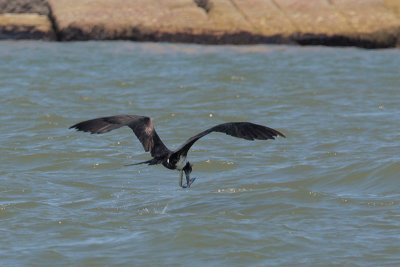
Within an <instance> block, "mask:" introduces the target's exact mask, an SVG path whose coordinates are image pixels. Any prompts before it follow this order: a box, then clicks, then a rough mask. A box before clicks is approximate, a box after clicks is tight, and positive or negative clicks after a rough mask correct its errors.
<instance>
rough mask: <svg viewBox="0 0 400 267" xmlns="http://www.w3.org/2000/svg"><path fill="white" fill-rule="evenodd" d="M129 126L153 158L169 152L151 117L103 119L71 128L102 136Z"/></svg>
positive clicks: (85, 122)
mask: <svg viewBox="0 0 400 267" xmlns="http://www.w3.org/2000/svg"><path fill="white" fill-rule="evenodd" d="M123 126H128V127H129V128H131V129H132V131H133V132H134V133H135V135H136V137H137V138H138V139H139V141H140V142H141V143H142V145H143V148H144V150H145V151H146V152H148V151H150V153H151V156H152V157H159V156H162V155H164V154H165V153H168V152H169V149H168V148H167V147H166V146H165V145H164V143H163V142H162V141H161V139H160V137H159V136H158V134H157V132H156V130H155V129H154V125H153V121H152V119H151V118H149V117H145V116H137V115H117V116H111V117H102V118H97V119H92V120H87V121H83V122H80V123H77V124H75V125H73V126H71V127H69V128H70V129H71V128H75V129H77V130H78V131H83V132H90V133H92V134H102V133H106V132H109V131H112V130H114V129H118V128H121V127H123Z"/></svg>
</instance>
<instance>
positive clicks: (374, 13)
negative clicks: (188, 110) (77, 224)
mask: <svg viewBox="0 0 400 267" xmlns="http://www.w3.org/2000/svg"><path fill="white" fill-rule="evenodd" d="M0 39H43V40H57V41H75V40H134V41H167V42H185V43H202V44H255V43H283V44H300V45H329V46H358V47H364V48H386V47H400V1H398V0H314V1H309V0H163V1H158V0H112V1H110V0H86V1H81V0H13V1H10V0H0Z"/></svg>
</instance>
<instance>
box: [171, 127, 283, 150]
mask: <svg viewBox="0 0 400 267" xmlns="http://www.w3.org/2000/svg"><path fill="white" fill-rule="evenodd" d="M212 132H220V133H225V134H227V135H231V136H234V137H238V138H243V139H246V140H267V139H275V137H277V136H282V137H286V136H285V135H284V134H283V133H281V132H279V131H277V130H275V129H272V128H269V127H266V126H263V125H259V124H254V123H251V122H228V123H222V124H218V125H216V126H214V127H211V128H210V129H207V130H205V131H203V132H201V133H199V134H196V135H195V136H193V137H190V138H189V139H188V140H187V141H186V142H185V143H184V144H183V145H182V146H180V147H179V148H178V149H177V150H176V151H175V153H177V154H179V155H187V152H188V151H189V149H190V148H191V147H192V145H193V144H194V143H195V142H196V141H197V140H199V139H200V138H202V137H203V136H205V135H207V134H209V133H212Z"/></svg>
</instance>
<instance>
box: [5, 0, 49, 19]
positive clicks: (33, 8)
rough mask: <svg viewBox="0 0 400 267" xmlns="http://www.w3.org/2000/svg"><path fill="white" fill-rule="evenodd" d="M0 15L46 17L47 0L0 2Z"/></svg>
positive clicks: (8, 0)
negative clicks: (28, 14)
mask: <svg viewBox="0 0 400 267" xmlns="http://www.w3.org/2000/svg"><path fill="white" fill-rule="evenodd" d="M0 13H18V14H21V13H35V14H40V15H46V16H47V15H48V14H49V8H48V6H47V0H0Z"/></svg>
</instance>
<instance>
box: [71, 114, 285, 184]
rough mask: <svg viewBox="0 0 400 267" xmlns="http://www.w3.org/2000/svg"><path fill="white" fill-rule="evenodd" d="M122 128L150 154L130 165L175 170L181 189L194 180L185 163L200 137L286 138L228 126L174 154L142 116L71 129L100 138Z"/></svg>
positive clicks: (269, 130) (120, 117)
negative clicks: (216, 133)
mask: <svg viewBox="0 0 400 267" xmlns="http://www.w3.org/2000/svg"><path fill="white" fill-rule="evenodd" d="M122 126H128V127H129V128H131V129H132V131H133V132H134V133H135V135H136V137H137V138H138V139H139V140H140V142H141V143H142V145H143V148H144V150H145V151H146V152H148V151H150V153H151V156H152V157H153V158H152V159H150V160H148V161H144V162H139V163H135V164H130V165H137V164H148V165H156V164H160V163H161V164H162V165H164V167H166V168H168V169H171V170H175V169H176V170H178V171H179V173H180V178H179V186H181V187H182V188H186V187H190V185H191V184H192V183H193V182H194V180H195V179H196V178H193V179H191V178H190V173H191V172H192V164H190V162H189V161H187V160H186V157H187V154H188V151H189V149H190V148H191V147H192V145H193V144H194V143H195V142H196V141H197V140H199V139H200V138H202V137H203V136H205V135H207V134H209V133H212V132H220V133H225V134H227V135H231V136H234V137H238V138H243V139H246V140H255V139H256V140H267V139H275V137H277V136H282V137H285V135H284V134H283V133H281V132H279V131H277V130H274V129H272V128H268V127H266V126H263V125H258V124H254V123H251V122H227V123H222V124H218V125H216V126H214V127H211V128H209V129H207V130H205V131H203V132H201V133H199V134H196V135H195V136H192V137H190V138H189V139H188V140H187V141H186V142H185V143H183V145H181V146H180V147H179V148H178V149H176V150H175V151H171V150H169V149H168V148H167V147H166V146H165V145H164V143H163V142H162V141H161V139H160V137H159V136H158V134H157V132H156V130H155V129H154V124H153V120H152V119H151V118H149V117H145V116H137V115H117V116H111V117H102V118H97V119H92V120H87V121H83V122H80V123H77V124H75V125H73V126H71V127H69V128H70V129H71V128H75V129H77V130H78V131H84V132H90V133H92V134H102V133H106V132H109V131H112V130H114V129H118V128H120V127H122ZM183 173H185V176H186V185H183V184H182V180H183Z"/></svg>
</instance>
